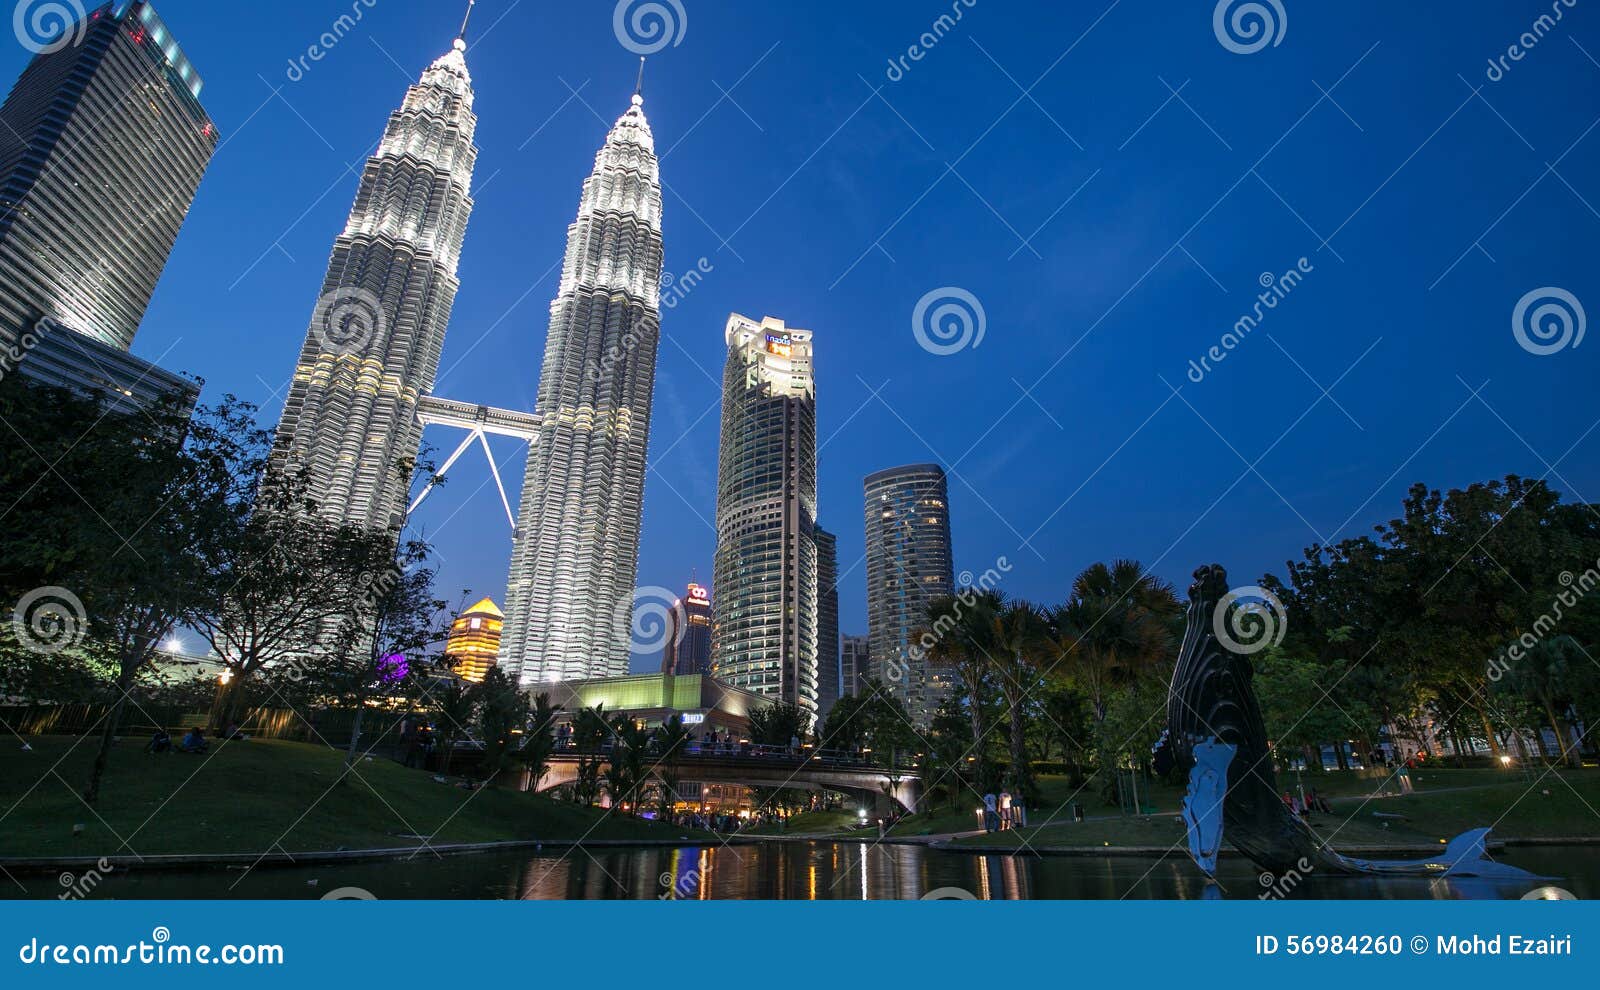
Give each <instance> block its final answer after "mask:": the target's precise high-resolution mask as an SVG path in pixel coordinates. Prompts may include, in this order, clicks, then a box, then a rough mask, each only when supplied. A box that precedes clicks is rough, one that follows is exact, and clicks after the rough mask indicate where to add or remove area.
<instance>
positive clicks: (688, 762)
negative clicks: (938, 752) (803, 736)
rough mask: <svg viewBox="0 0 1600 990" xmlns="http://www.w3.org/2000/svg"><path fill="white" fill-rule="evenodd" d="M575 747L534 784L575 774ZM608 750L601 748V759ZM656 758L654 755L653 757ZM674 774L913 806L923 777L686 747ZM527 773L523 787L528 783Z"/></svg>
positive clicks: (815, 759) (805, 758) (821, 759)
mask: <svg viewBox="0 0 1600 990" xmlns="http://www.w3.org/2000/svg"><path fill="white" fill-rule="evenodd" d="M582 759H583V757H582V756H580V755H579V754H578V753H574V752H558V753H555V754H553V755H552V756H551V757H550V768H549V772H547V773H546V774H545V776H544V779H543V780H542V781H540V782H539V786H538V790H540V791H548V790H552V789H554V788H557V787H560V786H562V785H564V784H570V783H573V782H574V781H576V780H577V779H578V764H579V763H580V762H581V760H582ZM609 759H610V758H609V756H607V755H606V754H603V753H602V754H600V760H601V762H602V764H605V763H608V762H609ZM653 762H654V761H652V763H653ZM674 769H675V771H676V773H677V776H678V777H679V778H681V779H683V780H686V781H695V782H698V783H702V784H740V785H743V786H746V787H793V788H799V789H801V790H809V791H823V790H827V791H840V792H843V793H846V794H850V795H853V796H857V797H861V798H865V799H870V800H872V801H874V802H875V803H876V802H882V801H893V802H894V803H895V804H897V805H899V806H900V807H901V808H903V809H905V810H906V811H909V812H915V811H917V810H918V807H919V805H920V803H921V800H922V777H921V775H919V774H918V773H917V772H916V771H915V770H894V771H889V770H886V769H884V768H883V767H874V766H869V765H867V764H865V763H860V762H856V761H851V760H840V759H836V758H830V757H828V756H827V755H825V754H821V753H815V754H813V753H800V754H791V753H784V752H767V753H750V754H745V753H722V754H712V753H694V752H691V753H686V754H684V755H683V756H681V757H679V758H678V759H677V760H676V761H675V768H674ZM527 785H528V781H527V774H526V773H524V774H523V779H522V787H523V789H524V790H526V789H527Z"/></svg>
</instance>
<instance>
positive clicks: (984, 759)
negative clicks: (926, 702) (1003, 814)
mask: <svg viewBox="0 0 1600 990" xmlns="http://www.w3.org/2000/svg"><path fill="white" fill-rule="evenodd" d="M999 606H1000V602H999V599H998V598H997V597H996V596H995V595H994V594H993V593H979V592H973V591H971V590H970V589H969V590H967V591H965V592H963V594H962V595H960V596H958V597H949V598H938V599H934V600H933V601H931V602H929V603H928V610H927V616H926V620H925V628H923V629H922V630H920V631H919V632H918V634H917V642H918V646H917V649H918V650H919V651H921V652H923V653H925V654H926V655H927V656H928V658H929V660H930V662H932V663H933V664H934V665H936V666H944V667H948V668H949V669H950V670H952V671H954V672H955V675H956V678H957V679H958V680H959V681H960V682H961V684H962V685H963V686H964V687H965V689H966V697H967V705H966V714H967V720H968V723H969V724H970V726H971V730H972V731H971V735H972V739H971V745H970V746H969V747H968V753H969V755H971V756H972V758H973V759H972V762H973V764H974V766H973V781H974V786H975V787H976V788H977V789H978V791H979V792H980V793H987V792H988V791H989V790H990V789H991V788H992V787H993V786H994V770H993V767H994V764H993V761H991V760H990V759H989V747H988V734H987V731H986V728H985V726H986V725H987V721H986V719H985V717H984V703H985V698H986V696H987V695H988V694H989V691H988V686H989V683H988V682H989V677H988V675H989V660H988V657H987V656H986V655H985V652H984V646H983V643H984V642H985V637H986V635H987V631H988V630H987V624H986V621H985V618H984V617H985V616H986V615H988V614H990V613H992V612H994V611H997V610H998V608H999Z"/></svg>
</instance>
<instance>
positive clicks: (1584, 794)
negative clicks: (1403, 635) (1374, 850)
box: [955, 770, 1600, 849]
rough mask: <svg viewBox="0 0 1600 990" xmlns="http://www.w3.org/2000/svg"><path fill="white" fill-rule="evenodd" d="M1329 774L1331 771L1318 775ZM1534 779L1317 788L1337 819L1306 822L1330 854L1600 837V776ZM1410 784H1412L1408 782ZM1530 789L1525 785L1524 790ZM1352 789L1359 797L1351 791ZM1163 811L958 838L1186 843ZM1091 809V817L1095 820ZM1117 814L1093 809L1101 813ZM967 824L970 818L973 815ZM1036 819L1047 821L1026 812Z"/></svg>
mask: <svg viewBox="0 0 1600 990" xmlns="http://www.w3.org/2000/svg"><path fill="white" fill-rule="evenodd" d="M1324 776H1325V777H1331V776H1334V775H1324ZM1536 776H1537V774H1535V775H1533V776H1527V777H1525V776H1524V775H1523V774H1521V773H1505V772H1500V771H1492V770H1483V771H1478V770H1458V771H1435V772H1432V773H1424V774H1422V775H1421V779H1420V780H1418V781H1417V790H1416V792H1414V793H1412V794H1407V795H1398V794H1396V793H1394V788H1393V786H1392V785H1390V786H1389V787H1388V788H1386V789H1385V791H1384V792H1379V790H1378V788H1377V785H1378V784H1379V783H1381V781H1374V780H1367V781H1365V782H1364V783H1363V784H1360V785H1357V784H1356V783H1355V782H1354V781H1352V780H1347V781H1342V782H1340V785H1339V786H1333V785H1332V783H1331V782H1329V786H1324V780H1322V779H1319V780H1318V782H1317V787H1318V789H1319V790H1320V791H1322V792H1324V793H1326V794H1330V795H1331V794H1337V793H1340V792H1343V793H1345V795H1346V796H1342V797H1341V796H1333V797H1330V800H1329V803H1330V804H1331V806H1332V807H1333V812H1334V813H1333V814H1332V815H1327V814H1318V815H1313V816H1312V818H1311V825H1312V827H1313V828H1314V829H1316V831H1317V833H1318V834H1319V835H1322V836H1324V837H1327V838H1329V839H1330V840H1331V841H1332V843H1333V845H1334V846H1335V848H1342V847H1359V846H1396V845H1406V846H1410V845H1416V846H1427V845H1438V844H1439V842H1440V840H1441V839H1449V838H1452V837H1454V836H1456V835H1457V834H1459V833H1461V832H1464V831H1466V830H1467V829H1470V828H1478V827H1482V826H1493V828H1494V835H1495V837H1496V838H1500V839H1510V838H1556V837H1570V836H1600V815H1597V814H1596V812H1595V810H1594V809H1595V808H1600V773H1596V772H1594V771H1592V770H1590V771H1570V772H1569V771H1562V772H1557V773H1551V774H1550V775H1549V776H1547V777H1546V778H1544V780H1543V781H1542V782H1540V783H1538V784H1537V785H1535V783H1534V778H1535V777H1536ZM1413 779H1416V778H1413ZM1530 788H1531V789H1530ZM1351 791H1354V792H1356V793H1350V792H1351ZM1168 804H1169V806H1168V807H1166V808H1164V809H1163V810H1162V812H1161V813H1159V814H1153V815H1147V816H1130V817H1117V818H1091V820H1088V821H1085V822H1082V823H1070V822H1069V821H1068V819H1067V816H1066V815H1061V816H1059V817H1058V818H1057V819H1056V821H1055V823H1053V824H1050V825H1046V826H1039V825H1035V826H1034V827H1032V828H1027V829H1021V830H1019V831H1018V832H1001V833H998V834H996V835H992V836H970V837H965V838H961V839H957V840H955V844H956V845H959V846H966V847H979V848H989V847H995V848H1004V849H1015V848H1018V847H1020V846H1022V845H1023V840H1024V839H1026V841H1027V844H1028V845H1030V846H1033V847H1036V848H1040V847H1073V848H1077V847H1092V846H1100V847H1112V848H1115V847H1128V846H1159V847H1163V848H1166V847H1171V846H1173V845H1176V844H1179V843H1182V842H1184V841H1185V840H1184V829H1183V825H1182V823H1181V822H1180V821H1179V820H1178V818H1177V802H1176V801H1171V802H1168ZM1094 812H1095V809H1093V808H1091V809H1090V813H1091V814H1094ZM1108 812H1109V813H1113V814H1114V809H1099V814H1101V815H1104V814H1107V813H1108ZM968 817H969V819H970V818H971V817H972V816H971V815H970V813H969V816H968ZM1029 817H1030V820H1031V821H1033V822H1036V823H1038V822H1043V821H1045V820H1046V819H1047V818H1048V817H1049V816H1048V814H1046V815H1044V816H1040V815H1036V814H1030V816H1029Z"/></svg>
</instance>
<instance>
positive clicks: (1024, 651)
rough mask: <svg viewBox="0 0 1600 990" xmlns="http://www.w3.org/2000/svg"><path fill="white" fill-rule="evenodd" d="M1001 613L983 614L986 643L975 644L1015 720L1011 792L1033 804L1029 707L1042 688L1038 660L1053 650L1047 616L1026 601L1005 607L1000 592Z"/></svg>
mask: <svg viewBox="0 0 1600 990" xmlns="http://www.w3.org/2000/svg"><path fill="white" fill-rule="evenodd" d="M992 601H993V603H994V604H995V605H997V606H998V608H995V609H993V610H987V609H986V610H984V611H983V612H982V617H983V619H984V621H985V622H986V628H985V630H984V639H985V640H987V642H980V643H978V644H976V645H977V646H978V649H979V650H980V651H982V653H983V655H984V657H985V658H986V659H987V660H988V661H989V670H990V671H991V672H992V673H993V674H994V680H995V682H996V683H997V684H998V685H999V687H1000V693H1001V695H1002V696H1003V697H1004V698H1005V702H1006V709H1007V710H1008V711H1009V712H1010V715H1011V772H1010V774H1009V776H1010V779H1011V787H1012V788H1013V789H1014V790H1015V791H1016V793H1018V794H1020V795H1022V797H1023V800H1024V801H1025V802H1027V803H1029V804H1032V803H1034V799H1035V797H1036V796H1037V795H1036V793H1035V787H1034V783H1033V768H1032V767H1031V766H1030V765H1029V763H1028V719H1027V713H1026V709H1025V707H1024V706H1025V705H1026V704H1027V701H1028V695H1029V694H1030V693H1031V692H1032V690H1033V688H1034V687H1035V686H1036V684H1037V683H1038V678H1039V670H1040V667H1041V664H1040V663H1039V660H1040V656H1041V654H1043V653H1044V652H1045V651H1046V650H1048V649H1049V647H1050V645H1051V642H1050V631H1049V625H1048V623H1047V622H1046V618H1045V615H1044V613H1043V612H1041V611H1040V610H1039V609H1038V608H1036V607H1035V606H1033V605H1030V604H1029V603H1027V602H1024V601H1016V602H1007V601H1006V600H1005V597H1004V596H1003V595H1001V594H999V593H998V592H995V593H993V595H992Z"/></svg>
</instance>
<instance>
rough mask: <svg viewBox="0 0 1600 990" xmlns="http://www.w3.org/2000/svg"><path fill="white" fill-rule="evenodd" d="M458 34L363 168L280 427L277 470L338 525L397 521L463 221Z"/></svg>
mask: <svg viewBox="0 0 1600 990" xmlns="http://www.w3.org/2000/svg"><path fill="white" fill-rule="evenodd" d="M465 33H466V27H465V26H464V25H463V27H462V37H458V38H457V39H456V41H455V44H454V45H453V46H452V47H451V49H450V51H448V52H446V53H445V54H444V55H442V56H440V57H439V58H438V59H436V60H435V61H434V63H433V64H432V65H430V66H429V67H428V68H427V70H426V71H424V72H423V73H422V78H421V81H420V82H418V83H417V84H416V85H414V86H412V87H411V88H410V89H408V90H407V91H406V96H405V101H404V102H403V103H402V104H401V105H400V108H399V109H398V110H396V111H395V112H394V113H393V114H392V115H390V117H389V124H388V127H387V128H386V129H385V131H384V135H383V140H382V142H381V143H380V144H379V145H378V150H377V153H376V154H374V155H373V156H372V157H371V158H369V159H368V160H367V165H366V168H365V170H364V171H363V172H362V174H361V183H360V185H359V187H358V188H357V191H356V200H355V205H354V206H353V207H352V208H351V211H350V218H349V221H348V222H347V223H346V224H345V228H344V232H343V233H341V234H340V235H339V237H338V239H337V240H335V241H334V245H333V256H332V258H331V259H330V260H329V262H328V273H327V276H326V278H325V279H324V280H323V283H322V295H321V296H320V298H319V299H318V300H317V304H316V307H315V309H314V310H313V312H312V319H311V326H310V329H309V330H307V332H306V339H305V344H304V345H303V346H302V348H301V350H300V359H299V362H298V363H297V364H296V366H295V371H294V380H293V383H292V384H291V385H290V388H289V395H288V398H287V400H286V401H285V403H284V410H283V418H282V419H281V420H280V421H279V424H278V434H277V440H276V443H275V445H274V448H273V461H274V467H275V468H276V469H277V470H279V471H283V472H288V473H291V474H296V475H302V476H303V477H304V478H305V480H306V483H307V485H308V488H309V492H308V494H309V495H310V497H311V498H313V499H315V500H316V501H317V502H318V503H320V505H321V509H322V511H323V513H324V514H326V515H327V516H329V517H330V518H334V519H339V520H342V521H345V522H352V523H359V524H363V525H366V526H370V527H373V528H396V527H399V526H400V525H402V524H403V522H404V515H405V505H406V503H405V499H406V495H407V492H408V489H409V486H410V481H411V471H412V467H413V465H414V462H415V460H416V457H417V454H418V451H419V450H420V448H421V443H422V425H421V423H420V422H418V420H417V405H418V402H419V401H420V400H421V399H422V398H423V397H424V396H426V395H428V394H429V392H431V391H432V389H433V381H434V377H435V375H436V374H437V373H438V370H439V353H440V351H441V350H442V349H443V347H444V335H445V329H446V327H447V326H448V325H449V323H450V310H451V308H452V307H453V306H454V305H455V298H456V291H457V290H458V289H459V288H460V282H459V281H458V280H457V278H456V270H457V266H458V265H459V263H460V260H461V247H462V244H463V242H464V241H465V239H466V235H467V220H468V219H469V218H470V217H471V215H472V172H473V167H474V166H475V164H476V163H477V158H478V149H477V146H476V145H474V144H473V135H474V133H475V131H476V130H477V126H478V118H477V116H476V115H475V114H474V113H473V112H472V102H473V91H472V77H471V76H470V75H469V74H468V72H467V61H466V51H467V43H466V40H465Z"/></svg>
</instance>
